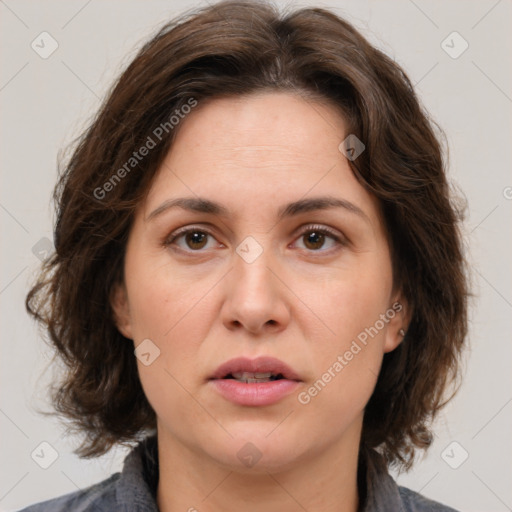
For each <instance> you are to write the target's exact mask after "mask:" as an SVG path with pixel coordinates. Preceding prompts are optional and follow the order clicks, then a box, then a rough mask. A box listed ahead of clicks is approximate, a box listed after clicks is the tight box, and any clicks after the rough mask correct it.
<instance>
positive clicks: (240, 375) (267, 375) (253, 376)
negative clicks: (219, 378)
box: [231, 372, 272, 381]
mask: <svg viewBox="0 0 512 512" xmlns="http://www.w3.org/2000/svg"><path fill="white" fill-rule="evenodd" d="M231 375H233V378H234V379H236V380H248V379H251V380H256V381H258V380H260V379H263V380H266V379H270V377H272V372H267V373H250V372H239V373H232V374H231Z"/></svg>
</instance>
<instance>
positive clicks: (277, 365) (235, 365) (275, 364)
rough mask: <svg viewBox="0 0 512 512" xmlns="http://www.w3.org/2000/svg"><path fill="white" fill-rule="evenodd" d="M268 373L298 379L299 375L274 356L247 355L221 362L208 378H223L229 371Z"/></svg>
mask: <svg viewBox="0 0 512 512" xmlns="http://www.w3.org/2000/svg"><path fill="white" fill-rule="evenodd" d="M239 372H247V373H268V372H271V373H272V374H273V375H278V374H282V375H283V377H284V378H285V379H288V380H296V381H300V380H301V379H300V377H299V375H298V374H297V372H295V371H294V370H293V369H292V368H290V367H289V366H288V365H287V364H286V363H284V362H283V361H280V360H279V359H276V358H275V357H267V356H261V357H258V358H256V359H249V358H248V357H236V358H234V359H230V360H229V361H226V362H225V363H223V364H221V365H220V366H219V367H218V368H217V370H215V373H214V374H213V375H212V376H211V377H210V379H223V378H224V377H226V376H227V375H229V374H230V373H239Z"/></svg>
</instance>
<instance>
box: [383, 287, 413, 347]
mask: <svg viewBox="0 0 512 512" xmlns="http://www.w3.org/2000/svg"><path fill="white" fill-rule="evenodd" d="M393 313H394V314H393ZM386 316H387V317H388V318H389V322H388V325H387V329H386V335H385V340H384V352H392V351H393V350H395V348H397V347H398V345H400V343H402V341H403V339H404V337H405V334H406V333H407V329H408V327H409V323H410V320H411V311H410V307H409V305H408V303H407V301H405V300H404V299H403V297H402V296H401V295H399V296H397V297H396V300H395V301H393V302H392V303H391V305H390V308H389V309H388V312H387V313H386Z"/></svg>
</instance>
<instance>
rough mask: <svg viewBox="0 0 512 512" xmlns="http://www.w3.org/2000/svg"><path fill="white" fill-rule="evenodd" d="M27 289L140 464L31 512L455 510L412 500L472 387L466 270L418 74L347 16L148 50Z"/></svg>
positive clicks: (189, 38)
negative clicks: (403, 480) (444, 417)
mask: <svg viewBox="0 0 512 512" xmlns="http://www.w3.org/2000/svg"><path fill="white" fill-rule="evenodd" d="M55 197H56V201H57V210H58V219H57V223H56V227H55V247H56V253H55V255H54V256H53V257H52V258H51V259H50V260H48V261H47V263H46V264H45V268H44V270H43V273H42V275H41V278H40V280H39V282H38V283H37V284H36V285H35V286H34V288H33V289H32V290H31V292H30V293H29V296H28V297H27V307H28V310H29V311H30V312H31V314H33V315H34V316H35V317H36V318H37V319H38V320H39V321H41V322H42V323H43V324H44V325H45V326H46V327H47V328H48V330H49V333H50V336H51V340H52V342H53V344H54V346H55V347H56V349H57V351H58V353H59V354H60V356H61V357H62V358H63V361H64V362H65V364H66V365H67V368H68V373H67V375H66V378H65V380H64V381H63V382H62V385H61V387H60V389H59V390H58V392H57V393H56V395H55V396H54V402H55V406H56V409H57V411H58V412H60V413H61V414H63V415H65V416H66V417H68V418H70V419H71V420H73V421H74V424H75V426H76V428H77V430H79V431H80V432H82V433H83V434H84V441H83V444H82V445H81V447H80V448H79V449H78V450H77V452H78V453H79V454H80V455H82V456H84V457H93V456H98V455H101V454H103V453H105V452H107V451H108V450H109V449H110V448H111V447H112V446H113V445H115V444H117V443H134V442H138V444H137V446H135V447H134V448H133V450H132V452H131V453H130V454H129V455H128V457H127V459H126V461H125V465H124V468H123V471H122V472H121V473H116V474H115V475H112V476H111V477H110V478H109V479H107V480H105V481H103V482H100V483H98V484H96V485H94V486H92V487H90V488H88V489H85V490H83V491H79V492H75V493H72V494H68V495H66V496H63V497H60V498H56V499H54V500H50V501H48V502H45V503H42V504H38V505H34V506H32V507H28V508H27V509H25V510H28V511H36V510H44V511H46V510H52V511H56V510H80V511H82V510H83V511H86V510H87V511H89V510H91V511H92V510H130V511H132V510H137V511H139V510H140V511H142V510H148V511H149V510H151V511H156V510H159V511H162V512H169V511H171V512H174V511H178V510H189V511H194V510H199V511H230V510H249V511H260V510H261V511H263V510H265V511H274V510H275V511H277V510H279V511H281V512H282V511H285V512H286V511H296V510H308V511H318V510H322V511H344V512H355V511H377V510H386V511H388V510H389V511H396V510H404V511H419V510H421V511H423V510H425V511H426V510H447V511H448V510H453V509H451V508H449V507H446V506H443V505H441V504H439V503H436V502H433V501H431V500H428V499H427V498H425V497H423V496H421V495H419V494H417V493H415V492H413V491H411V490H408V489H406V488H403V487H399V486H397V484H396V483H395V482H394V481H393V479H392V478H391V476H390V475H389V474H388V467H391V466H395V467H402V468H405V469H408V468H410V467H411V465H412V462H413V458H414V455H415V451H416V450H418V449H426V448H428V446H429V444H430V443H431V439H432V433H431V431H430V422H431V420H432V419H433V418H434V417H435V415H436V413H437V412H438V410H439V409H440V407H441V406H442V405H443V403H444V402H443V400H444V394H445V390H446V388H447V386H448V384H450V382H451V381H452V380H453V379H454V378H455V377H457V375H458V373H457V371H458V362H459V357H460V353H461V350H462V348H463V346H464V339H465V335H466V329H467V324H466V296H467V284H466V277H465V267H464V258H463V255H462V251H461V240H460V235H459V231H458V222H459V220H460V215H459V213H458V212H457V210H456V209H455V207H454V206H453V203H452V199H451V197H450V195H449V187H448V184H447V181H446V176H445V170H444V161H443V155H442V151H441V147H440V143H439V141H438V138H437V136H436V135H435V133H434V131H433V128H432V126H431V124H430V122H429V121H428V118H427V115H426V114H425V112H424V111H423V110H422V108H421V106H420V104H419V102H418V100H417V98H416V96H415V94H414V91H413V89H412V86H411V84H410V82H409V80H408V78H407V76H406V75H405V74H404V72H403V71H402V70H401V69H400V68H399V67H398V66H397V65H396V64H395V63H394V62H393V61H392V60H391V59H389V58H388V57H386V56H385V55H384V54H383V53H381V52H380V51H378V50H377V49H375V48H374V47H372V46H371V45H370V44H369V43H368V42H367V41H366V40H365V39H364V38H363V37H362V36H361V35H360V34H359V33H358V32H357V31H356V30H355V29H354V28H353V27H352V26H351V25H350V24H349V23H347V22H346V21H344V20H342V19H340V18H339V17H337V16H335V15H334V14H332V13H330V12H328V11H326V10H323V9H301V10H297V11H295V12H292V13H289V14H286V15H285V14H280V13H279V12H277V10H276V9H275V8H274V7H272V6H270V5H267V4H263V3H251V2H232V1H227V2H221V3H217V4H215V5H213V6H211V7H207V8H204V9H202V10H200V11H196V12H194V13H191V14H188V15H187V16H184V17H183V18H181V19H179V20H175V21H173V22H170V23H168V24H167V25H166V26H165V27H164V28H163V29H161V30H160V32H159V33H158V34H156V36H155V37H154V38H153V39H152V40H150V41H149V42H148V43H146V44H145V45H144V47H143V48H142V49H141V51H140V53H139V54H138V55H137V56H136V58H135V59H134V60H133V62H132V63H131V64H130V65H129V67H128V68H127V69H126V71H125V72H124V73H123V74H122V76H121V77H120V79H119V80H118V82H117V84H116V86H115V87H114V89H113V90H112V92H111V94H110V95H109V97H108V98H107V100H106V102H105V103H104V105H103V107H102V108H101V110H100V112H99V113H98V115H97V117H96V119H95V120H94V122H93V123H92V125H91V126H90V127H89V129H88V130H87V131H86V132H85V133H84V135H83V137H82V138H81V140H80V142H79V144H78V146H77V148H76V150H75V151H74V153H73V155H72V157H71V159H70V161H69V162H68V164H67V166H66V169H65V171H64V172H63V173H62V177H61V179H60V182H59V184H58V187H57V189H56V196H55Z"/></svg>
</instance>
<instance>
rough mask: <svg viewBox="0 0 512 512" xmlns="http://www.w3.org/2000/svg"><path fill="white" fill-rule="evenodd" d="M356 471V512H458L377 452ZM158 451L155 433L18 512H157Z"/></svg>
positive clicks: (366, 459)
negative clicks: (84, 483)
mask: <svg viewBox="0 0 512 512" xmlns="http://www.w3.org/2000/svg"><path fill="white" fill-rule="evenodd" d="M368 453H369V454H370V455H369V456H366V457H361V459H360V464H359V470H358V487H359V494H360V512H457V511H456V510H454V509H453V508H450V507H447V506H445V505H442V504H440V503H438V502H435V501H432V500H429V499H427V498H425V497H423V496H422V495H420V494H418V493H416V492H414V491H411V490H410V489H407V488H405V487H400V486H398V485H397V484H396V483H395V481H394V480H393V478H392V477H391V476H390V475H389V473H388V471H387V467H386V465H385V464H384V462H383V460H382V458H381V457H380V455H379V454H378V453H377V452H375V451H374V450H371V451H369V452H368ZM157 485H158V450H157V442H156V436H152V437H148V438H146V439H145V440H144V441H142V442H141V443H139V444H138V445H137V446H136V447H135V448H134V449H133V450H132V451H131V452H130V453H129V454H128V455H127V456H126V459H125V461H124V465H123V470H122V471H121V472H120V473H115V474H113V475H112V476H111V477H110V478H107V479H106V480H103V481H102V482H99V483H97V484H94V485H92V486H90V487H88V488H86V489H83V490H81V491H76V492H72V493H70V494H66V495H64V496H61V497H58V498H54V499H51V500H48V501H44V502H41V503H37V504H35V505H31V506H29V507H27V508H24V509H23V510H22V511H20V512H110V511H120V512H158V507H157V504H156V490H157Z"/></svg>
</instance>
